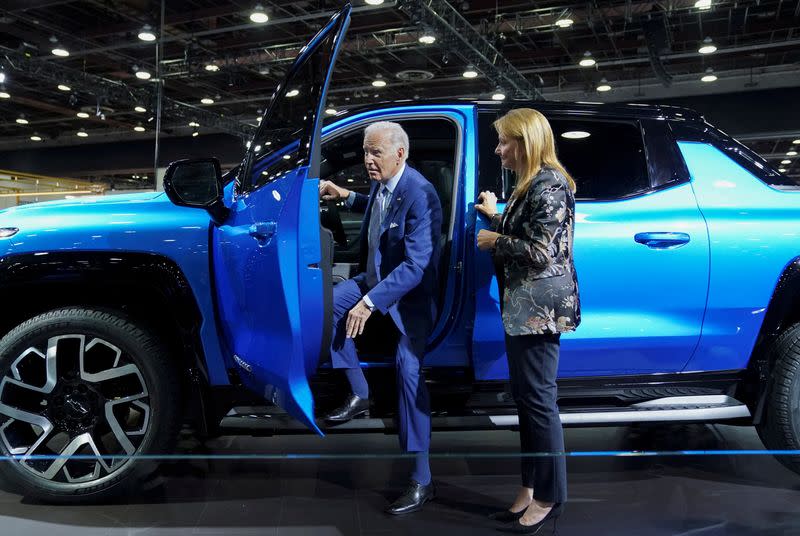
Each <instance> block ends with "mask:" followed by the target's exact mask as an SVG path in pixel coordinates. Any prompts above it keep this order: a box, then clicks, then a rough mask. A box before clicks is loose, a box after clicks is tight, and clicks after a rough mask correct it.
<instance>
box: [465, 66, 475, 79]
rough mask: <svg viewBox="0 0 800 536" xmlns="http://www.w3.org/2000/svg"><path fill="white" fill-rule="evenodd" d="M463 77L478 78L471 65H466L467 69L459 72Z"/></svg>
mask: <svg viewBox="0 0 800 536" xmlns="http://www.w3.org/2000/svg"><path fill="white" fill-rule="evenodd" d="M461 76H463V77H464V78H478V71H476V70H475V67H474V66H472V65H467V69H466V70H465V71H464V72H463V73H461Z"/></svg>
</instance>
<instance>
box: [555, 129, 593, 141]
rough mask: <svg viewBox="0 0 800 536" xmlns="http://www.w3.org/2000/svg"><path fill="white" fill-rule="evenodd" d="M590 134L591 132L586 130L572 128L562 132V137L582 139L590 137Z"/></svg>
mask: <svg viewBox="0 0 800 536" xmlns="http://www.w3.org/2000/svg"><path fill="white" fill-rule="evenodd" d="M589 136H591V134H589V133H588V132H586V131H584V130H570V131H568V132H562V133H561V137H562V138H567V139H568V140H582V139H583V138H588V137H589Z"/></svg>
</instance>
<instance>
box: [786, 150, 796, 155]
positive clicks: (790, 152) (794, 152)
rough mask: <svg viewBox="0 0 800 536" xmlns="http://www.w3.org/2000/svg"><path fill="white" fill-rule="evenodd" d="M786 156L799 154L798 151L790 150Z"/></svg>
mask: <svg viewBox="0 0 800 536" xmlns="http://www.w3.org/2000/svg"><path fill="white" fill-rule="evenodd" d="M786 156H797V151H789V152H787V153H786Z"/></svg>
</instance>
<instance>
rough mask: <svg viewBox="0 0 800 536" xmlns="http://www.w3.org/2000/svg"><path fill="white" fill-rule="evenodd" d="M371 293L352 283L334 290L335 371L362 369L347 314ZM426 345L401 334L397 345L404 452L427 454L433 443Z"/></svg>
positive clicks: (399, 419)
mask: <svg viewBox="0 0 800 536" xmlns="http://www.w3.org/2000/svg"><path fill="white" fill-rule="evenodd" d="M359 281H360V279H359ZM368 290H369V289H368V288H366V284H365V283H363V282H362V283H361V284H359V282H357V281H356V280H353V279H348V280H346V281H342V282H341V283H339V284H338V285H336V286H335V287H333V340H332V342H331V364H332V365H333V368H358V367H359V366H360V363H359V360H358V354H357V353H356V345H355V343H354V342H353V339H349V338H347V313H348V312H349V311H350V309H352V308H353V306H354V305H355V304H356V303H358V301H359V300H360V299H361V298H362V297H363V296H364V294H366V293H367V292H368ZM373 314H378V313H373ZM426 342H427V341H426V340H425V339H424V338H418V337H409V336H407V335H404V334H401V336H400V340H399V342H398V343H397V352H396V354H395V364H396V366H397V394H398V408H397V419H398V422H397V427H398V435H399V437H400V448H402V449H403V450H404V451H405V452H424V451H427V450H428V448H429V447H430V442H431V404H430V396H429V394H428V388H427V386H426V385H425V378H424V377H423V374H422V360H423V358H424V356H425V345H426Z"/></svg>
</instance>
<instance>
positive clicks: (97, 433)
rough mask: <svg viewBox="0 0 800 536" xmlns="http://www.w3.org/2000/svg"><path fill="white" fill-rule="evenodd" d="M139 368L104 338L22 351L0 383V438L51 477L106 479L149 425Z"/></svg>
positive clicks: (56, 340)
mask: <svg viewBox="0 0 800 536" xmlns="http://www.w3.org/2000/svg"><path fill="white" fill-rule="evenodd" d="M150 416H151V415H150V394H149V392H148V390H147V385H146V383H145V381H144V378H143V376H142V373H141V371H140V370H139V367H138V366H137V365H136V364H135V363H134V362H133V361H132V360H131V359H130V358H129V357H128V356H126V355H125V354H124V352H122V350H121V349H120V348H119V347H117V346H115V345H113V344H111V343H110V342H108V341H105V340H103V339H100V338H98V337H93V336H88V335H83V334H70V335H59V336H55V337H50V338H48V339H47V341H46V342H43V343H42V344H41V345H40V346H38V347H37V346H36V345H34V346H31V347H29V348H27V349H26V350H24V351H23V352H22V353H21V354H20V355H19V356H18V357H17V358H16V359H15V360H14V362H13V363H12V364H11V366H10V368H9V370H8V372H7V373H6V375H5V376H4V377H3V379H2V381H0V441H2V443H3V446H4V447H5V450H6V452H7V453H8V454H9V455H11V456H12V457H13V458H14V460H15V461H16V462H17V463H18V464H19V466H21V467H23V468H24V469H25V470H26V471H28V472H29V473H31V474H33V475H35V476H36V477H38V478H42V479H44V480H47V481H49V482H51V483H59V484H78V483H85V482H93V481H96V480H99V479H104V478H106V477H108V476H109V475H112V474H115V473H117V472H119V471H120V470H121V469H123V467H125V466H126V465H127V464H129V463H130V461H131V460H132V459H133V455H134V454H136V453H137V451H138V450H139V448H140V447H141V444H142V442H143V441H144V437H145V433H146V432H147V430H148V428H149V426H150Z"/></svg>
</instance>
